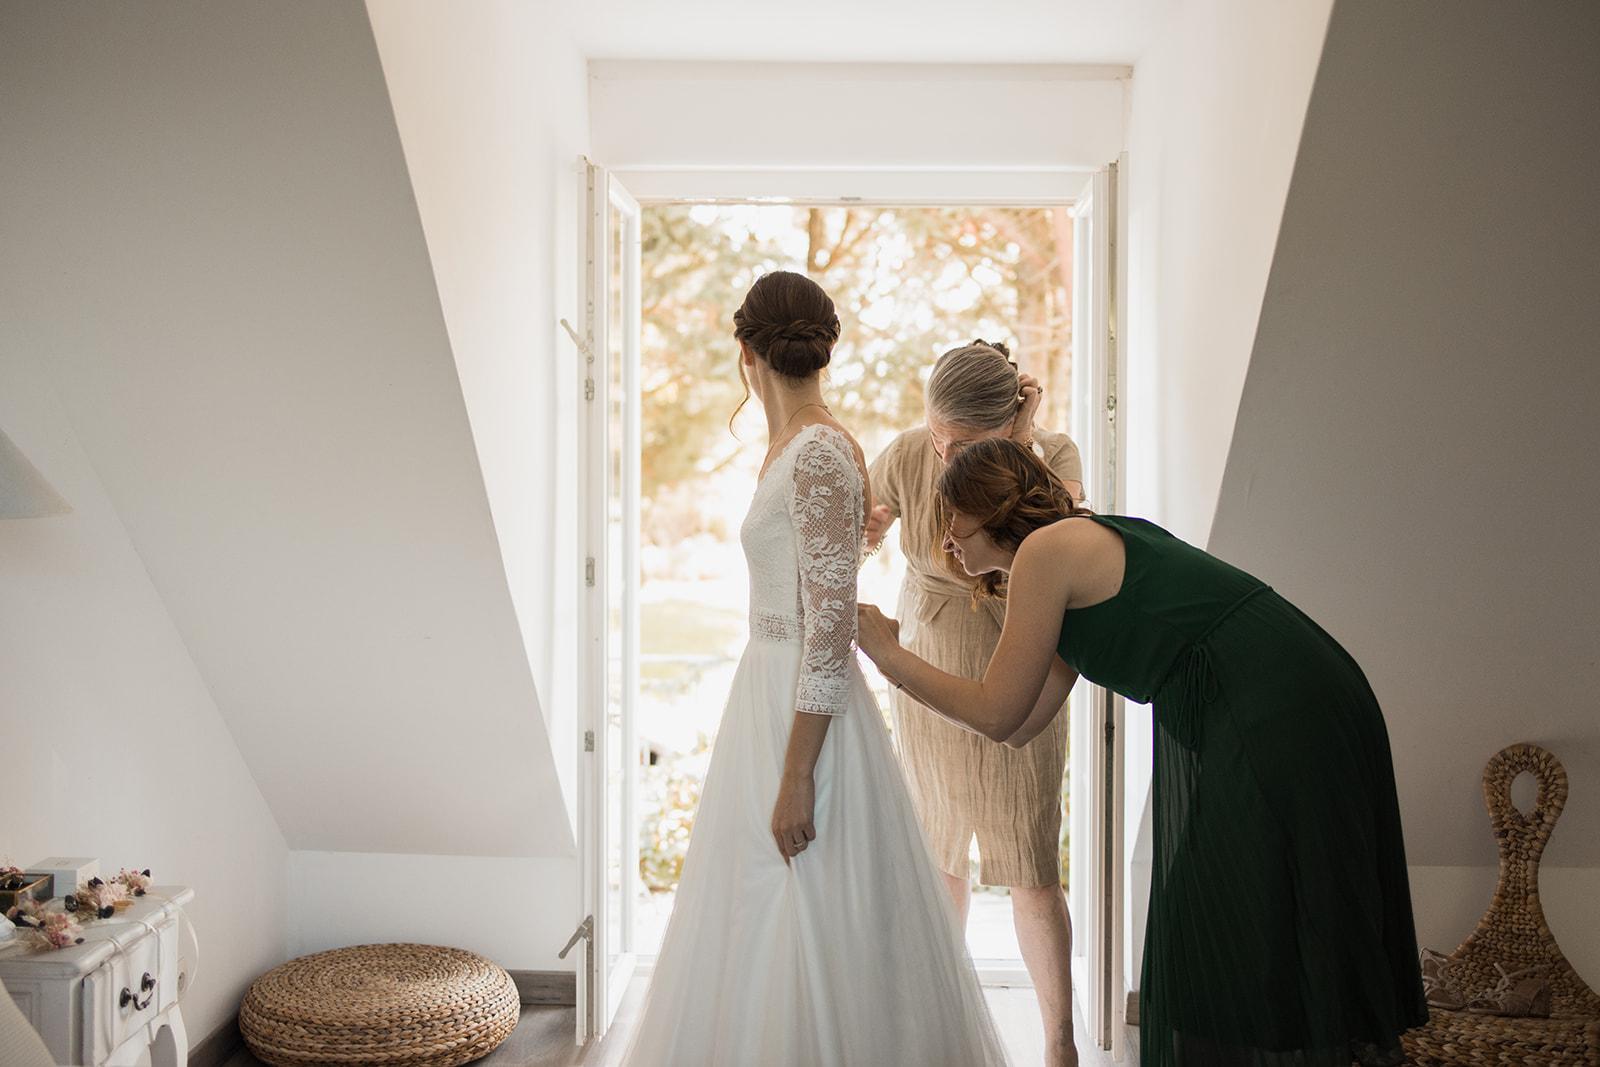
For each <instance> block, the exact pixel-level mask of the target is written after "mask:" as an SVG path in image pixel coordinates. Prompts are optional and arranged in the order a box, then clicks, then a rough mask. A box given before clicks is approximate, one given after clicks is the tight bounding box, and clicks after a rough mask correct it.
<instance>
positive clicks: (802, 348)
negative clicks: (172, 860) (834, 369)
mask: <svg viewBox="0 0 1600 1067" xmlns="http://www.w3.org/2000/svg"><path fill="white" fill-rule="evenodd" d="M733 336H734V337H736V338H738V339H739V340H740V341H743V342H744V344H745V345H746V346H747V347H748V348H749V349H750V351H752V352H754V353H755V354H756V355H757V356H759V357H760V358H761V359H762V361H763V362H765V363H766V364H767V366H769V367H771V368H772V369H773V370H775V371H777V372H778V373H779V374H781V375H783V376H784V377H785V378H797V379H801V380H804V379H806V378H809V377H811V376H812V375H813V374H816V373H817V372H818V371H820V370H822V368H823V367H826V366H827V365H828V360H829V358H830V357H831V356H832V355H833V346H834V343H835V342H836V341H838V340H839V316H838V314H837V313H835V311H834V310H833V301H832V300H831V299H829V297H828V294H827V293H825V292H823V291H822V286H820V285H818V284H817V283H816V282H814V281H812V280H811V279H810V278H807V277H806V276H805V275H804V274H796V273H794V272H793V271H787V270H778V271H773V272H772V273H771V274H763V275H762V276H761V277H760V278H758V279H757V280H756V283H755V284H754V285H752V286H751V287H750V291H749V292H748V293H746V294H745V298H744V303H743V304H740V305H739V310H738V311H735V312H734V313H733Z"/></svg>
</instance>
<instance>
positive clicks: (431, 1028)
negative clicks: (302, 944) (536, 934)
mask: <svg viewBox="0 0 1600 1067" xmlns="http://www.w3.org/2000/svg"><path fill="white" fill-rule="evenodd" d="M520 1010H521V1004H520V1001H519V999H518V997H517V988H516V986H515V985H514V984H513V983H512V981H511V976H510V975H509V974H507V973H506V972H505V971H504V970H502V969H501V968H499V967H498V966H496V965H495V964H494V963H491V962H490V961H489V960H486V959H484V958H483V957H482V956H476V955H473V954H472V953H470V952H464V951H462V950H461V949H455V948H440V947H438V946H434V945H357V946H355V947H353V948H341V949H335V950H333V951H332V952H319V953H317V954H316V955H314V956H302V957H300V958H299V959H295V960H290V961H289V962H288V963H285V964H284V965H283V966H281V967H278V968H275V969H274V970H271V971H268V972H267V973H266V974H264V975H262V976H261V977H260V978H258V979H256V980H255V982H254V983H253V984H252V985H251V986H250V990H249V992H247V993H246V994H245V997H244V1003H243V1004H241V1005H240V1007H239V1030H240V1031H241V1032H242V1033H243V1035H244V1040H245V1043H246V1044H247V1045H249V1046H250V1051H251V1052H253V1053H254V1054H255V1056H256V1058H257V1059H259V1060H261V1061H262V1062H264V1063H270V1064H273V1065H274V1067H312V1065H320V1064H353V1065H363V1067H365V1065H379V1064H382V1065H394V1067H456V1065H457V1064H461V1063H467V1062H468V1061H470V1060H475V1059H478V1058H479V1057H481V1056H485V1055H487V1054H488V1053H489V1052H490V1051H491V1050H492V1049H494V1048H495V1046H497V1045H499V1044H500V1042H502V1041H504V1040H505V1039H506V1038H507V1037H508V1036H509V1035H510V1034H511V1031H512V1030H513V1029H514V1028H515V1027H516V1025H517V1016H518V1013H519V1011H520Z"/></svg>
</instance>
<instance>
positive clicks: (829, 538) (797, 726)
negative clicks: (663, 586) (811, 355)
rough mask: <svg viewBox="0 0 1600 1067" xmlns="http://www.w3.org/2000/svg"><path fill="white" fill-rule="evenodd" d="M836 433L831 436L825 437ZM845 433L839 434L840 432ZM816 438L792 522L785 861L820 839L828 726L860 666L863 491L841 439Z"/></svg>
mask: <svg viewBox="0 0 1600 1067" xmlns="http://www.w3.org/2000/svg"><path fill="white" fill-rule="evenodd" d="M827 436H831V435H827ZM841 436H842V435H841ZM824 437H825V435H824V434H822V433H819V434H818V435H817V436H815V437H813V438H812V439H811V440H809V441H805V442H802V443H801V444H800V446H799V450H798V452H797V453H796V455H795V464H794V486H793V493H792V495H791V497H790V500H789V517H790V520H791V522H792V523H793V524H794V534H795V544H796V545H797V546H798V548H799V554H798V566H799V571H800V607H801V611H802V613H803V619H802V626H801V630H802V633H801V645H802V651H801V657H800V677H799V680H798V682H797V684H796V686H795V705H794V707H795V716H794V725H793V726H792V727H791V728H790V731H789V747H788V750H787V752H786V753H785V756H784V765H783V776H782V779H781V780H780V782H779V785H778V800H777V803H776V805H775V806H774V807H773V811H772V836H773V840H775V841H776V842H777V843H778V851H780V852H782V853H783V858H784V859H785V860H786V861H787V860H790V859H793V858H794V857H795V856H796V855H798V854H800V853H801V852H804V851H805V849H806V845H807V844H809V843H810V842H811V841H814V840H816V836H817V830H816V825H815V823H814V822H813V819H812V816H813V808H814V804H815V793H816V787H815V782H814V779H813V772H814V771H815V769H816V765H817V759H818V758H819V757H820V756H821V754H822V744H823V742H824V741H825V740H827V736H828V725H829V724H830V723H831V722H832V721H833V717H834V716H835V715H842V714H844V713H845V705H846V704H847V702H848V701H849V697H850V686H851V681H852V675H851V669H852V668H853V666H854V664H855V659H854V653H853V649H854V647H855V640H856V568H857V567H858V565H859V563H860V552H861V527H862V514H861V512H862V500H863V497H864V495H865V486H864V485H863V482H862V479H861V473H860V470H859V468H857V466H856V464H855V459H854V457H853V456H852V455H850V454H848V452H847V451H841V449H844V448H846V446H845V445H844V443H843V442H842V441H834V440H827V439H824Z"/></svg>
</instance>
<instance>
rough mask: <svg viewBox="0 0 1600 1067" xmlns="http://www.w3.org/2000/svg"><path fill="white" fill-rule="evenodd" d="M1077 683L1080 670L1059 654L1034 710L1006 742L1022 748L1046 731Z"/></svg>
mask: <svg viewBox="0 0 1600 1067" xmlns="http://www.w3.org/2000/svg"><path fill="white" fill-rule="evenodd" d="M1077 684H1078V672H1077V671H1075V670H1073V669H1072V668H1071V667H1069V666H1067V664H1066V661H1065V660H1063V659H1062V658H1061V657H1060V656H1057V657H1056V658H1055V659H1054V661H1052V662H1051V664H1050V674H1049V675H1048V676H1047V677H1046V678H1045V680H1044V691H1043V692H1041V693H1040V694H1039V700H1038V702H1037V703H1036V704H1034V705H1033V710H1032V711H1030V712H1029V713H1028V718H1027V719H1026V720H1025V721H1024V722H1023V724H1022V725H1021V726H1019V727H1017V732H1016V733H1014V734H1012V735H1011V736H1010V737H1008V738H1006V744H1007V745H1009V746H1011V747H1012V748H1021V747H1022V746H1023V745H1025V744H1027V743H1028V742H1029V741H1032V740H1033V739H1034V738H1035V737H1038V736H1039V735H1040V734H1042V733H1044V731H1045V727H1047V726H1049V725H1050V722H1051V720H1052V719H1054V718H1055V717H1056V715H1057V714H1059V713H1060V711H1061V706H1062V705H1063V704H1065V703H1066V702H1067V696H1068V694H1070V693H1071V692H1072V687H1073V686H1074V685H1077Z"/></svg>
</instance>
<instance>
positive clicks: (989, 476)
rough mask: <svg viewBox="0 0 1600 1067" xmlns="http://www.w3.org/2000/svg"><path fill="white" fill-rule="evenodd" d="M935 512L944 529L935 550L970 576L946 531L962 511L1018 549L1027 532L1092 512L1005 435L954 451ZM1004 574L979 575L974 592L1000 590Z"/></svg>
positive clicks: (996, 540) (992, 537)
mask: <svg viewBox="0 0 1600 1067" xmlns="http://www.w3.org/2000/svg"><path fill="white" fill-rule="evenodd" d="M935 494H936V498H935V504H936V506H935V509H934V510H935V513H936V515H937V521H938V523H939V529H940V531H941V535H940V537H939V538H938V541H937V542H936V547H935V549H934V551H935V552H936V553H937V554H938V556H939V557H940V561H941V562H942V563H943V564H944V565H945V567H946V568H947V569H949V570H950V571H951V572H952V573H954V574H956V575H957V576H959V577H961V578H962V579H966V577H967V572H966V571H965V570H964V569H962V567H961V564H960V563H958V562H956V560H955V558H954V557H953V556H951V555H949V554H948V553H946V552H945V551H944V537H943V533H942V532H943V531H945V530H948V529H949V527H950V519H951V516H952V515H953V514H954V513H955V512H957V511H959V512H961V514H963V515H966V516H968V517H970V518H973V519H977V520H978V521H979V524H980V526H981V527H982V529H983V530H984V532H985V533H987V534H988V535H989V539H990V540H992V541H993V542H994V543H995V544H997V545H999V546H1000V547H1001V548H1004V549H1007V550H1010V551H1013V552H1014V551H1016V549H1017V547H1018V546H1019V545H1021V544H1022V541H1023V538H1025V537H1027V536H1028V535H1029V534H1031V533H1033V531H1035V530H1037V529H1039V528H1040V527H1043V526H1049V525H1050V524H1051V523H1053V522H1057V521H1059V520H1061V519H1065V518H1067V517H1068V516H1071V515H1087V514H1089V510H1088V509H1087V508H1083V507H1080V506H1079V505H1078V503H1077V501H1075V500H1073V499H1072V494H1071V493H1069V492H1068V491H1067V487H1066V486H1064V485H1062V484H1061V480H1060V479H1059V478H1057V477H1056V476H1055V472H1053V471H1052V470H1051V469H1050V468H1049V467H1048V466H1046V465H1045V462H1044V460H1042V459H1040V458H1039V457H1038V456H1036V455H1034V453H1033V450H1032V449H1028V448H1024V447H1023V446H1022V445H1019V444H1017V443H1016V442H1015V441H1013V440H1011V439H1010V438H1006V437H992V438H989V439H987V440H984V441H975V442H973V443H972V444H970V445H968V446H967V447H965V448H963V449H961V451H959V452H957V453H956V454H955V455H954V456H952V457H951V459H950V462H949V463H948V464H947V465H946V466H945V468H944V471H943V473H941V474H940V475H939V481H938V484H937V486H936V487H935ZM1004 582H1005V575H1004V574H1002V573H1000V572H999V571H991V572H989V573H987V574H984V575H982V576H980V577H979V578H978V580H977V589H976V590H975V591H974V595H975V596H978V595H981V596H995V595H997V594H998V593H999V591H1000V587H1001V586H1002V585H1003V584H1004Z"/></svg>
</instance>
